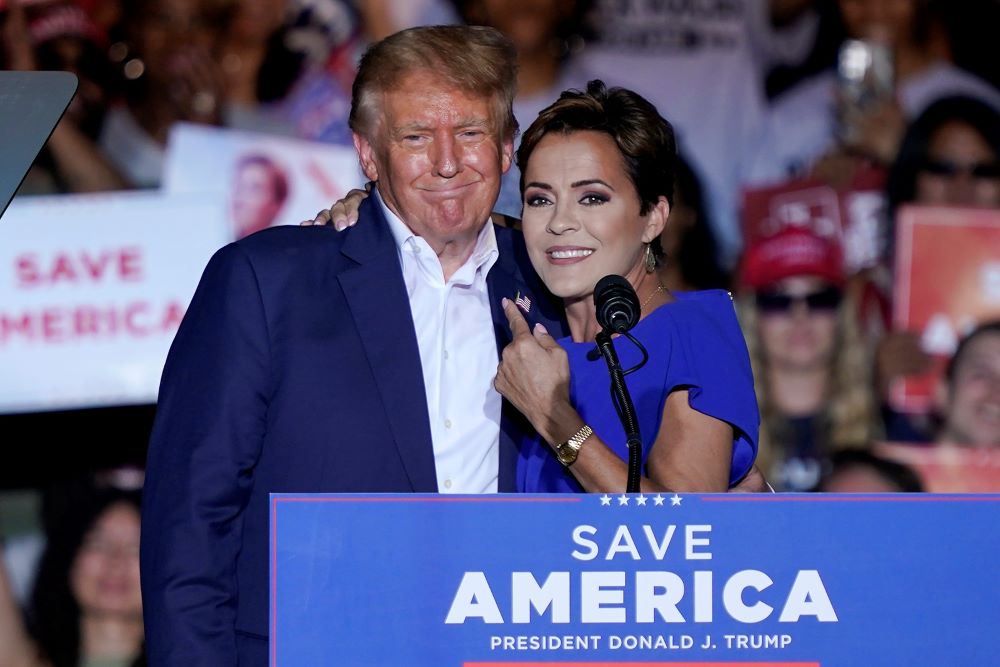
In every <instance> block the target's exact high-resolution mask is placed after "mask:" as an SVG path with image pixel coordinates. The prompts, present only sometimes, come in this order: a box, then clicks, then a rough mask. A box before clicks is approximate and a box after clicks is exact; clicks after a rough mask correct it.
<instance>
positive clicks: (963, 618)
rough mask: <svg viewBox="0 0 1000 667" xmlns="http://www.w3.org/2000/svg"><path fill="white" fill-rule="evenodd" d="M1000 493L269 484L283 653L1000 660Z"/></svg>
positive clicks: (716, 660)
mask: <svg viewBox="0 0 1000 667" xmlns="http://www.w3.org/2000/svg"><path fill="white" fill-rule="evenodd" d="M998 519H1000V495H958V496H946V495H929V494H893V495H875V496H852V495H832V494H810V495H792V494H777V495H774V494H754V495H742V494H719V495H686V494H685V495H662V496H635V495H633V496H609V495H605V496H601V495H596V494H590V495H548V496H529V495H492V496H444V495H396V494H390V495H337V494H330V495H274V496H272V498H271V521H272V564H271V591H272V600H271V663H272V665H275V666H278V667H292V666H300V665H320V664H322V665H350V666H351V667H367V666H371V667H386V666H389V665H392V666H406V667H425V666H426V667H450V666H454V667H473V666H475V667H486V666H492V667H501V666H503V665H522V667H523V665H536V666H539V667H540V666H542V665H547V664H550V663H551V664H553V665H555V664H559V665H563V666H564V667H565V665H573V664H578V665H600V664H606V665H611V664H614V665H627V664H635V665H647V666H650V667H651V666H653V665H685V664H691V665H694V664H698V665H716V666H717V667H721V666H722V665H728V664H733V665H736V664H739V665H760V666H764V665H785V666H793V665H799V666H802V667H805V666H806V665H822V666H823V667H841V666H842V667H849V666H850V667H853V666H857V665H862V666H879V667H881V666H886V665H908V666H912V665H928V666H931V665H933V666H934V667H939V666H941V665H963V666H970V665H1000V648H998V646H997V641H998V640H997V639H996V631H997V629H998V628H1000V583H998V574H1000V566H998V561H1000V531H998V530H997V528H998V526H1000V522H998Z"/></svg>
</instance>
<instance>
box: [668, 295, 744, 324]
mask: <svg viewBox="0 0 1000 667" xmlns="http://www.w3.org/2000/svg"><path fill="white" fill-rule="evenodd" d="M671 294H672V295H673V297H674V300H673V301H670V302H668V303H665V304H663V305H662V306H660V307H659V308H657V309H656V310H655V311H653V313H652V314H651V315H650V317H653V316H654V315H659V317H658V318H657V319H665V320H669V321H670V322H671V323H672V324H673V325H676V326H682V327H684V328H685V329H691V328H692V327H694V328H697V327H699V326H706V325H718V324H720V323H723V322H725V323H729V322H735V321H736V310H735V308H734V307H733V296H732V294H731V293H729V292H727V291H726V290H722V289H711V290H699V291H694V292H679V291H675V292H671Z"/></svg>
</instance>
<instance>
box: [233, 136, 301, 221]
mask: <svg viewBox="0 0 1000 667" xmlns="http://www.w3.org/2000/svg"><path fill="white" fill-rule="evenodd" d="M288 188H289V184H288V176H287V175H286V173H285V170H284V169H283V168H282V167H281V166H280V165H279V164H278V163H277V162H275V161H274V160H272V159H271V158H270V157H268V156H267V155H263V154H257V153H251V154H249V155H245V156H243V157H242V158H240V159H239V160H238V161H237V163H236V167H235V176H234V177H233V189H232V194H231V199H230V211H231V217H232V221H233V225H234V226H235V229H234V237H233V238H236V239H241V238H243V237H244V236H248V235H250V234H253V233H254V232H259V231H260V230H262V229H266V228H268V227H270V226H271V225H273V224H274V222H275V220H277V218H278V214H280V213H281V209H282V208H283V207H284V205H285V201H286V200H287V199H288Z"/></svg>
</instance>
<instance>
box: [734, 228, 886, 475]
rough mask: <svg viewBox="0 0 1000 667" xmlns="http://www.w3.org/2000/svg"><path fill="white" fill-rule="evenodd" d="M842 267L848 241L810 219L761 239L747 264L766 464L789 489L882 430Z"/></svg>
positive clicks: (744, 307) (744, 279) (743, 301)
mask: <svg viewBox="0 0 1000 667" xmlns="http://www.w3.org/2000/svg"><path fill="white" fill-rule="evenodd" d="M842 267H843V260H842V251H841V248H840V245H839V243H837V242H836V241H835V240H834V239H831V238H829V237H824V236H821V235H819V234H817V233H815V232H813V231H811V230H809V229H806V228H801V227H788V228H786V229H784V230H782V231H780V232H778V233H776V234H775V235H773V236H771V237H768V238H766V239H764V240H761V241H758V242H755V243H753V244H751V246H750V247H749V248H748V250H747V253H746V256H745V257H744V260H743V264H742V267H741V277H740V280H741V283H742V286H743V288H744V289H743V294H742V295H741V297H740V315H741V321H742V325H743V332H744V335H745V336H746V340H747V345H748V347H749V350H750V358H751V361H752V363H753V368H754V377H755V379H756V389H757V399H758V402H759V404H760V411H761V433H760V443H761V444H760V461H761V463H760V464H759V465H760V466H761V469H762V470H763V472H764V474H765V475H766V476H767V477H768V479H769V480H771V482H772V484H774V486H775V488H778V489H779V490H790V491H807V490H809V489H811V488H813V487H814V486H815V485H816V483H817V482H818V481H819V478H820V475H821V474H822V472H823V465H824V461H825V460H826V459H827V458H828V457H829V456H830V455H831V454H832V453H833V452H835V451H838V450H841V449H849V448H861V447H865V446H866V445H867V443H869V442H871V441H872V440H873V439H874V437H875V436H876V435H877V434H878V433H877V429H876V426H877V422H876V413H877V408H876V401H875V398H874V392H873V387H872V384H871V382H872V380H871V361H870V357H869V354H868V353H867V346H866V344H865V342H864V341H863V339H862V333H861V330H860V328H859V326H858V323H857V306H856V304H855V301H854V299H853V298H852V296H851V295H852V292H850V291H849V290H846V289H845V288H846V286H847V284H846V281H845V277H844V273H843V268H842Z"/></svg>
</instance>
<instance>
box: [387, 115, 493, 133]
mask: <svg viewBox="0 0 1000 667" xmlns="http://www.w3.org/2000/svg"><path fill="white" fill-rule="evenodd" d="M489 126H490V121H489V119H488V118H478V117H470V118H460V119H459V120H458V121H456V122H455V124H454V127H455V128H456V129H459V130H461V129H465V128H470V127H479V128H488V127H489ZM432 129H434V128H433V126H432V125H431V124H430V123H425V122H422V121H414V122H412V123H403V124H402V125H397V126H396V127H394V128H393V129H392V131H393V133H394V134H397V135H398V134H406V133H407V132H424V131H427V130H432Z"/></svg>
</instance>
